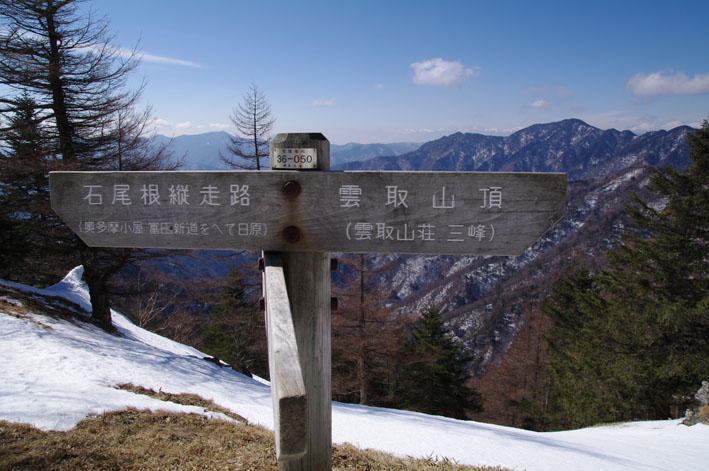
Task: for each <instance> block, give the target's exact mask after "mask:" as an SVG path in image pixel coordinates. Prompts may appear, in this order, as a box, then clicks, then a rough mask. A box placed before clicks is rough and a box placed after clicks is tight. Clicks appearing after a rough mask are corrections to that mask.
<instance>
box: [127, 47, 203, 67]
mask: <svg viewBox="0 0 709 471" xmlns="http://www.w3.org/2000/svg"><path fill="white" fill-rule="evenodd" d="M115 51H116V53H117V54H118V55H119V56H121V57H136V58H137V59H139V60H141V61H143V62H152V63H155V64H167V65H179V66H181V67H195V68H202V67H203V66H202V64H198V63H197V62H192V61H186V60H182V59H175V58H172V57H165V56H158V55H155V54H149V53H146V52H140V51H137V52H136V51H134V50H132V49H125V48H117V49H115Z"/></svg>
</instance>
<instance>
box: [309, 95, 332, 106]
mask: <svg viewBox="0 0 709 471" xmlns="http://www.w3.org/2000/svg"><path fill="white" fill-rule="evenodd" d="M336 104H337V99H336V98H335V97H332V98H330V99H326V100H324V99H319V100H313V106H335V105H336Z"/></svg>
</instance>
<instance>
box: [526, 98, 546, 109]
mask: <svg viewBox="0 0 709 471" xmlns="http://www.w3.org/2000/svg"><path fill="white" fill-rule="evenodd" d="M529 107H530V108H536V109H545V108H549V102H548V101H546V100H541V99H540V100H534V101H533V102H531V103H530V104H529Z"/></svg>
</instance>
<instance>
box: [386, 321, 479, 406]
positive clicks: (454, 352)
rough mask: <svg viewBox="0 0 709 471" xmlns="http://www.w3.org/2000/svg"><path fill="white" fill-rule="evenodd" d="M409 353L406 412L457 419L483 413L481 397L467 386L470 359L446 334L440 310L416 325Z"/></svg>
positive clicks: (404, 381)
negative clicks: (413, 411) (473, 413)
mask: <svg viewBox="0 0 709 471" xmlns="http://www.w3.org/2000/svg"><path fill="white" fill-rule="evenodd" d="M406 352H407V357H408V360H407V362H406V366H405V370H404V371H403V372H402V379H401V383H400V387H401V393H400V397H401V399H402V402H403V406H404V407H405V408H407V409H412V410H416V411H420V412H425V413H428V414H436V415H444V416H447V417H453V418H457V419H465V418H466V412H478V411H480V410H482V403H481V400H480V396H479V394H478V393H477V392H476V391H474V390H472V389H470V388H468V387H467V386H465V381H466V380H467V379H468V374H467V370H466V364H467V362H468V360H469V358H468V357H466V356H465V355H464V354H463V351H462V349H461V347H460V346H459V345H458V344H457V343H456V342H455V340H454V339H453V337H452V335H451V334H450V333H449V332H448V331H447V330H446V328H445V326H444V323H443V319H442V318H441V315H440V311H439V310H438V309H437V308H429V309H427V310H426V311H424V312H423V313H422V314H421V317H420V318H419V319H418V320H417V321H416V323H415V324H414V326H413V330H412V332H411V335H410V338H409V341H408V343H407V345H406Z"/></svg>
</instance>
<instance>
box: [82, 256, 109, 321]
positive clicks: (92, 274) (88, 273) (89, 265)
mask: <svg viewBox="0 0 709 471" xmlns="http://www.w3.org/2000/svg"><path fill="white" fill-rule="evenodd" d="M79 243H80V244H81V263H82V264H83V266H84V281H86V285H87V286H88V288H89V296H90V298H91V310H92V314H91V317H92V318H93V319H94V321H95V322H96V324H97V325H98V326H99V327H101V328H102V329H103V330H105V331H106V332H115V330H116V329H115V327H113V323H112V322H111V307H110V305H109V303H108V293H107V291H106V281H105V280H104V279H103V276H102V275H101V268H100V266H99V262H98V257H97V255H96V249H94V248H91V247H87V246H86V245H85V244H84V243H83V242H79Z"/></svg>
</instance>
